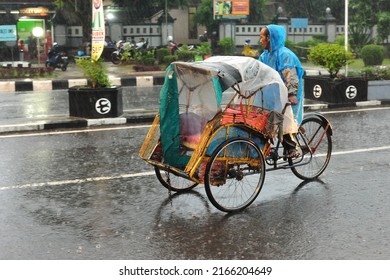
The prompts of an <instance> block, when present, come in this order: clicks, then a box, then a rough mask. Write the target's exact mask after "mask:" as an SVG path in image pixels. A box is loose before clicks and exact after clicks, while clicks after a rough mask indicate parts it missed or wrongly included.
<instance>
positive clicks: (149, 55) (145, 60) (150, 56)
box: [140, 51, 156, 65]
mask: <svg viewBox="0 0 390 280" xmlns="http://www.w3.org/2000/svg"><path fill="white" fill-rule="evenodd" d="M140 60H141V63H142V64H143V65H154V64H155V62H156V59H155V58H154V52H153V51H148V52H146V53H143V54H142V56H141V58H140Z"/></svg>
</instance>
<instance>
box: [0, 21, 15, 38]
mask: <svg viewBox="0 0 390 280" xmlns="http://www.w3.org/2000/svg"><path fill="white" fill-rule="evenodd" d="M16 39H17V38H16V25H0V42H1V41H16Z"/></svg>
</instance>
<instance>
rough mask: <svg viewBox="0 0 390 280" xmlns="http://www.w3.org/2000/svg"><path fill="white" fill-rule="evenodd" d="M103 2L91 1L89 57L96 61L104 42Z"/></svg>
mask: <svg viewBox="0 0 390 280" xmlns="http://www.w3.org/2000/svg"><path fill="white" fill-rule="evenodd" d="M105 37H106V34H105V27H104V12H103V0H92V49H91V57H92V59H93V60H98V59H99V58H100V55H101V54H102V52H103V49H104V40H105Z"/></svg>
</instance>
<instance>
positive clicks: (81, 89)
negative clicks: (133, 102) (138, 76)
mask: <svg viewBox="0 0 390 280" xmlns="http://www.w3.org/2000/svg"><path fill="white" fill-rule="evenodd" d="M68 93H69V115H70V116H72V117H80V118H87V119H98V118H115V117H119V116H121V115H122V114H123V102H122V87H111V88H87V87H85V86H74V87H71V88H69V90H68Z"/></svg>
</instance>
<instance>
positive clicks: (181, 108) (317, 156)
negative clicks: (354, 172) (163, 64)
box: [139, 56, 332, 212]
mask: <svg viewBox="0 0 390 280" xmlns="http://www.w3.org/2000/svg"><path fill="white" fill-rule="evenodd" d="M286 133H293V134H294V135H295V140H296V142H297V147H298V151H299V156H298V157H294V158H285V157H284V156H283V153H282V152H281V151H280V150H281V149H282V145H281V144H280V143H281V139H282V137H283V135H284V134H286ZM331 137H332V128H331V125H330V122H329V121H328V120H327V119H326V118H325V117H324V116H323V115H321V114H319V113H310V114H306V115H305V117H304V119H303V121H302V123H301V124H300V125H299V126H298V125H297V123H296V121H295V119H294V117H293V112H292V108H291V106H290V104H289V103H288V98H287V89H286V87H285V86H284V84H283V81H282V80H281V78H280V76H279V74H278V73H277V72H276V71H275V70H274V69H272V68H270V67H268V66H267V65H265V64H263V63H261V62H259V61H258V60H256V59H253V58H250V57H241V56H215V57H211V58H209V59H206V60H204V61H200V62H174V63H172V64H171V65H170V66H168V67H167V69H166V73H165V81H164V85H163V87H162V89H161V92H160V111H159V113H158V114H157V115H156V117H155V119H154V122H153V124H152V126H151V128H150V130H149V132H148V134H147V136H146V138H145V141H144V143H143V145H142V147H141V149H140V152H139V156H140V157H141V158H142V159H144V160H145V161H147V162H148V163H150V164H151V165H153V166H154V169H155V172H156V176H157V178H158V180H159V181H160V182H161V184H162V185H163V186H164V187H166V188H167V189H168V190H169V191H175V192H184V191H188V190H190V189H192V188H194V187H195V186H197V185H198V184H204V186H205V190H206V193H207V196H208V198H209V200H210V202H211V203H212V204H213V205H214V206H215V207H216V208H218V209H219V210H221V211H225V212H232V211H238V210H242V209H244V208H246V207H247V206H249V205H250V204H251V203H252V202H253V201H254V200H255V199H256V197H257V196H258V195H259V193H260V191H261V189H262V186H263V183H264V178H265V174H266V171H271V170H278V169H291V170H292V172H293V173H294V174H295V175H296V176H297V177H299V178H301V179H303V180H311V179H315V178H317V177H318V176H320V175H321V174H322V173H323V172H324V170H325V169H326V167H327V165H328V163H329V160H330V157H331V152H332V138H331Z"/></svg>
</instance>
